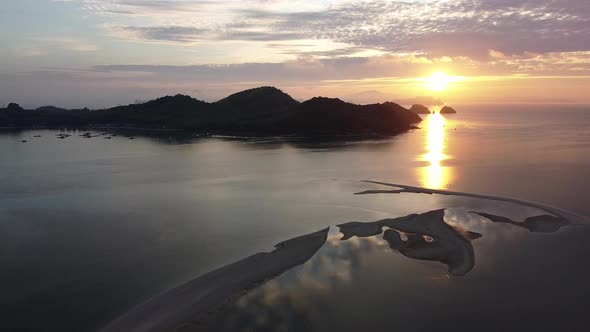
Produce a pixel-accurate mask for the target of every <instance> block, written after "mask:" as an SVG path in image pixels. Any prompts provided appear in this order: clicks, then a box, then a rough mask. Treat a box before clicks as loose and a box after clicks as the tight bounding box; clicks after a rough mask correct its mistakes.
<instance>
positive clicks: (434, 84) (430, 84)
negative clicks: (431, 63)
mask: <svg viewBox="0 0 590 332" xmlns="http://www.w3.org/2000/svg"><path fill="white" fill-rule="evenodd" d="M451 81H452V78H451V77H450V76H448V75H447V74H445V73H444V72H442V71H437V72H435V73H434V74H432V76H430V77H428V78H427V79H426V87H427V88H428V89H429V90H433V91H444V90H446V89H448V87H449V84H450V83H451Z"/></svg>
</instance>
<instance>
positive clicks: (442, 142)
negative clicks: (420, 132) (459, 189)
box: [418, 110, 453, 189]
mask: <svg viewBox="0 0 590 332" xmlns="http://www.w3.org/2000/svg"><path fill="white" fill-rule="evenodd" d="M438 112H439V110H435V113H434V114H431V115H428V116H427V117H426V118H425V119H424V122H425V124H426V131H427V132H426V136H425V139H426V142H425V150H426V153H424V154H423V155H421V156H420V160H421V161H425V162H427V163H428V164H429V165H428V166H426V167H422V168H420V169H419V170H418V173H419V174H418V177H419V180H420V183H421V184H422V186H424V187H426V188H431V189H446V188H447V187H448V185H449V184H450V183H451V182H452V179H453V169H452V168H451V167H448V166H443V165H442V162H443V161H445V160H448V159H450V158H451V157H450V156H449V155H446V154H445V148H446V143H447V140H446V125H445V124H446V120H445V118H444V116H442V115H441V114H440V113H438Z"/></svg>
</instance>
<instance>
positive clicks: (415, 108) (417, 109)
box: [410, 104, 431, 114]
mask: <svg viewBox="0 0 590 332" xmlns="http://www.w3.org/2000/svg"><path fill="white" fill-rule="evenodd" d="M410 111H412V112H414V113H416V114H430V113H431V112H430V110H429V109H428V107H426V106H424V105H418V104H414V105H412V107H410Z"/></svg>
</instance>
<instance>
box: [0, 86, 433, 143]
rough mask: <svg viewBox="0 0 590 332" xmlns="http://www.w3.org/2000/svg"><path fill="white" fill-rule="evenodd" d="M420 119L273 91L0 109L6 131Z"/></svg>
mask: <svg viewBox="0 0 590 332" xmlns="http://www.w3.org/2000/svg"><path fill="white" fill-rule="evenodd" d="M420 121H422V118H420V116H419V115H418V114H416V113H415V112H414V111H410V110H408V109H406V108H404V107H402V106H400V105H398V104H396V103H392V102H386V103H382V104H370V105H357V104H351V103H347V102H344V101H342V100H340V99H337V98H325V97H315V98H312V99H310V100H307V101H304V102H299V101H297V100H295V99H293V98H292V97H291V96H289V95H288V94H286V93H284V92H283V91H281V90H279V89H277V88H274V87H260V88H255V89H250V90H246V91H242V92H238V93H236V94H233V95H231V96H229V97H226V98H224V99H221V100H219V101H217V102H213V103H208V102H205V101H201V100H198V99H194V98H192V97H189V96H185V95H176V96H166V97H162V98H158V99H155V100H152V101H149V102H146V103H141V104H130V105H126V106H118V107H113V108H108V109H99V110H91V109H88V108H83V109H69V110H68V109H62V108H57V107H52V106H45V107H40V108H37V109H33V110H27V109H23V108H22V107H20V106H19V105H17V104H14V103H12V104H10V105H9V106H8V107H7V108H2V109H0V127H4V128H73V129H82V128H114V129H116V128H138V129H139V128H141V129H153V130H162V129H166V130H182V131H191V132H198V133H204V134H211V133H223V134H231V135H303V136H313V135H394V134H397V133H400V132H403V131H407V130H409V129H412V128H415V126H414V125H415V124H417V123H419V122H420Z"/></svg>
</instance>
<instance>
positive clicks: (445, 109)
mask: <svg viewBox="0 0 590 332" xmlns="http://www.w3.org/2000/svg"><path fill="white" fill-rule="evenodd" d="M455 113H457V111H455V109H454V108H452V107H450V106H445V107H443V108H442V109H441V110H440V114H455Z"/></svg>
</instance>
